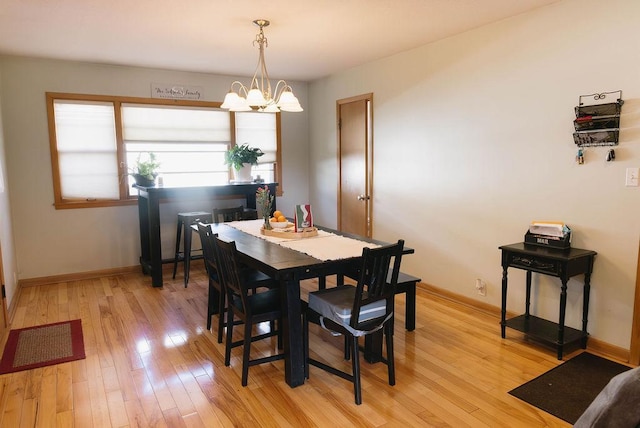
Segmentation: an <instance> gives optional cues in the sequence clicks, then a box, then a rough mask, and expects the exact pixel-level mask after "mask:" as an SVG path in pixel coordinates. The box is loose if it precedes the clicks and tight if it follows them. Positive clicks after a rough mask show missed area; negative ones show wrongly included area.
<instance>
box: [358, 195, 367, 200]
mask: <svg viewBox="0 0 640 428" xmlns="http://www.w3.org/2000/svg"><path fill="white" fill-rule="evenodd" d="M358 200H359V201H368V200H369V196H365V195H358Z"/></svg>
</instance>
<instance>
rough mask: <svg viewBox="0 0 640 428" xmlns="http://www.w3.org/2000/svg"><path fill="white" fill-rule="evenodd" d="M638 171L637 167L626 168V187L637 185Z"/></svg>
mask: <svg viewBox="0 0 640 428" xmlns="http://www.w3.org/2000/svg"><path fill="white" fill-rule="evenodd" d="M638 172H639V168H627V173H626V175H625V181H624V185H625V186H627V187H637V186H638Z"/></svg>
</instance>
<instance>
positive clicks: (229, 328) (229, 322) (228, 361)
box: [224, 307, 233, 367]
mask: <svg viewBox="0 0 640 428" xmlns="http://www.w3.org/2000/svg"><path fill="white" fill-rule="evenodd" d="M232 342H233V309H231V307H229V309H228V310H227V343H226V346H225V349H224V365H225V366H227V367H228V366H229V365H230V364H231V344H232Z"/></svg>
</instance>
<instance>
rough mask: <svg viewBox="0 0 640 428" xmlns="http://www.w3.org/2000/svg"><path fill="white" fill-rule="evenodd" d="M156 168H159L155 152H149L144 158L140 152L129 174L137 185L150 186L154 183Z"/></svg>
mask: <svg viewBox="0 0 640 428" xmlns="http://www.w3.org/2000/svg"><path fill="white" fill-rule="evenodd" d="M158 168H160V162H158V161H157V160H156V154H155V153H153V152H149V153H148V154H147V156H146V157H145V158H144V159H143V157H142V153H140V154H139V155H138V159H137V160H136V165H135V167H134V168H132V170H131V172H130V175H132V176H133V178H134V180H135V181H136V184H137V185H138V186H142V187H151V186H154V185H155V184H156V177H157V176H158Z"/></svg>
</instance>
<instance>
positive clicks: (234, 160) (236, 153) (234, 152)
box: [224, 144, 264, 171]
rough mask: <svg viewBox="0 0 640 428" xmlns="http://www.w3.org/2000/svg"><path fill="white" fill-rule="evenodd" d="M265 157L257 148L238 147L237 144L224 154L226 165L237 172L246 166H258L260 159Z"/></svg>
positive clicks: (246, 145) (244, 145) (245, 145)
mask: <svg viewBox="0 0 640 428" xmlns="http://www.w3.org/2000/svg"><path fill="white" fill-rule="evenodd" d="M262 155H264V153H263V152H262V150H260V149H259V148H257V147H249V145H248V144H243V145H241V146H238V145H237V144H236V145H235V146H233V147H231V148H230V149H229V150H227V151H226V152H225V154H224V163H226V164H227V165H230V166H232V167H233V168H234V169H235V170H236V171H240V169H241V168H242V166H243V165H244V164H247V163H248V164H249V165H258V158H259V157H260V156H262Z"/></svg>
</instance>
